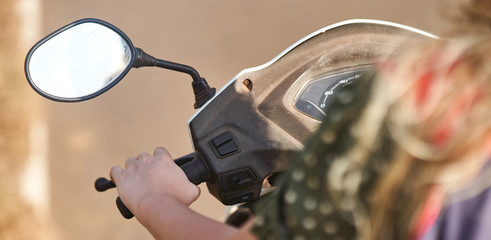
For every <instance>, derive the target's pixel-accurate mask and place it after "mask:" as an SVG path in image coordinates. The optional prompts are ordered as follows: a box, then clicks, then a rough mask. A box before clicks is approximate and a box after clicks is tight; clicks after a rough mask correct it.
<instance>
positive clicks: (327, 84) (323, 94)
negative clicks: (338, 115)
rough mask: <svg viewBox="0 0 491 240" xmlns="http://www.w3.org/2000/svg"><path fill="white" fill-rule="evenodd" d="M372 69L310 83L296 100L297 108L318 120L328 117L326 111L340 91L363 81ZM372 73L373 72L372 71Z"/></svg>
mask: <svg viewBox="0 0 491 240" xmlns="http://www.w3.org/2000/svg"><path fill="white" fill-rule="evenodd" d="M370 70H372V69H371V68H367V67H364V68H363V69H357V70H351V71H349V72H344V73H338V74H334V75H323V76H319V77H317V78H314V79H313V80H311V81H309V82H308V83H307V84H306V85H305V86H304V87H303V88H302V89H301V90H300V92H299V93H298V95H297V97H296V98H295V100H294V106H295V108H296V109H297V110H298V111H300V112H302V113H304V114H306V115H308V116H310V117H312V118H314V119H317V120H321V119H322V118H324V116H326V110H327V109H328V108H329V105H330V104H331V103H332V102H333V100H334V97H335V96H336V95H337V94H339V91H340V90H341V89H342V88H343V87H345V86H348V85H349V84H352V83H353V82H354V81H357V80H358V79H361V78H362V77H363V75H364V74H367V73H368V72H369V71H370ZM370 72H371V71H370Z"/></svg>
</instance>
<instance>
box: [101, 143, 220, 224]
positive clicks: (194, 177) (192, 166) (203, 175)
mask: <svg viewBox="0 0 491 240" xmlns="http://www.w3.org/2000/svg"><path fill="white" fill-rule="evenodd" d="M174 162H175V163H176V164H177V165H178V166H179V167H181V169H182V170H183V171H184V173H185V174H186V177H187V178H188V179H189V181H190V182H192V183H193V184H195V185H198V184H200V183H202V182H207V181H209V180H210V179H211V175H210V172H209V171H208V168H207V167H206V165H205V164H204V163H203V162H202V160H201V159H200V158H199V157H198V155H197V154H194V153H192V154H188V155H186V156H183V157H180V158H178V159H175V160H174ZM94 186H95V189H96V190H97V191H98V192H104V191H106V190H108V189H111V188H115V187H116V184H115V183H114V182H113V181H111V180H109V179H107V178H104V177H100V178H98V179H97V180H96V181H95V183H94ZM116 206H117V207H118V210H119V212H120V213H121V215H123V217H124V218H126V219H131V218H133V217H134V215H133V213H132V212H131V211H130V210H129V209H128V208H127V207H126V206H125V205H124V203H123V201H121V198H120V197H119V196H118V197H117V198H116Z"/></svg>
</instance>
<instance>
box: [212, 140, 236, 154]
mask: <svg viewBox="0 0 491 240" xmlns="http://www.w3.org/2000/svg"><path fill="white" fill-rule="evenodd" d="M238 150H239V149H238V148H237V146H235V143H234V141H233V140H232V139H230V140H229V141H227V142H225V143H224V144H222V145H220V146H219V147H217V152H218V154H220V156H222V157H223V156H225V155H228V154H231V153H234V152H237V151H238Z"/></svg>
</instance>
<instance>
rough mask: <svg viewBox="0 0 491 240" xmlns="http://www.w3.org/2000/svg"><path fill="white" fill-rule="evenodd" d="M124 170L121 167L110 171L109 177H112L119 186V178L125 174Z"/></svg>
mask: <svg viewBox="0 0 491 240" xmlns="http://www.w3.org/2000/svg"><path fill="white" fill-rule="evenodd" d="M123 171H124V170H123V169H122V168H121V167H119V166H114V167H112V168H111V171H109V176H110V177H111V180H112V181H113V182H114V183H115V184H116V185H117V182H119V178H120V177H121V175H122V174H123Z"/></svg>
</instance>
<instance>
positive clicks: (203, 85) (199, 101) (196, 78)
mask: <svg viewBox="0 0 491 240" xmlns="http://www.w3.org/2000/svg"><path fill="white" fill-rule="evenodd" d="M135 53H136V59H135V62H134V63H133V67H134V68H139V67H160V68H166V69H169V70H174V71H178V72H182V73H187V74H189V75H191V77H192V78H193V82H192V86H193V92H194V99H195V103H194V108H195V109H197V108H200V107H201V106H203V105H204V104H205V103H206V102H207V101H208V100H210V99H211V98H212V97H213V96H214V95H215V91H216V89H215V88H210V86H208V83H207V82H206V80H205V79H204V78H202V77H201V76H200V75H199V73H198V71H196V69H194V68H192V67H191V66H187V65H183V64H179V63H174V62H169V61H165V60H161V59H157V58H154V57H152V56H150V55H148V54H147V53H145V52H144V51H143V50H141V49H140V48H135Z"/></svg>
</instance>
